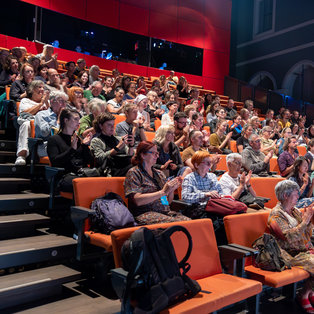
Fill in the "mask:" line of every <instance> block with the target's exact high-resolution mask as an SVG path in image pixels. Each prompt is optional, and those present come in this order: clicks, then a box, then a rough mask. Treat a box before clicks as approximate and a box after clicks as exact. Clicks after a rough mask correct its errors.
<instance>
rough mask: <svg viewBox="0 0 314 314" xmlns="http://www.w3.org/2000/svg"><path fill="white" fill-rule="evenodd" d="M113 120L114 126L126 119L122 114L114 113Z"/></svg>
mask: <svg viewBox="0 0 314 314" xmlns="http://www.w3.org/2000/svg"><path fill="white" fill-rule="evenodd" d="M115 118H116V119H115V120H114V126H116V125H117V124H118V123H120V122H123V121H124V120H125V119H126V116H124V115H115Z"/></svg>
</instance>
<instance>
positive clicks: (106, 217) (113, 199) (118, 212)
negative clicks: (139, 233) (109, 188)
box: [91, 192, 136, 234]
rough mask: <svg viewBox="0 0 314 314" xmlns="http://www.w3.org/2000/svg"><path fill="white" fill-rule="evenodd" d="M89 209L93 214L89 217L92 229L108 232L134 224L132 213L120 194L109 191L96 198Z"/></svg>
mask: <svg viewBox="0 0 314 314" xmlns="http://www.w3.org/2000/svg"><path fill="white" fill-rule="evenodd" d="M91 209H92V210H94V211H95V214H94V215H93V216H92V217H91V223H92V226H91V227H92V230H94V231H97V232H102V233H105V234H110V233H111V232H112V231H113V230H116V229H121V228H127V227H133V226H136V222H135V220H134V217H133V215H132V214H131V213H130V211H129V210H128V208H127V207H126V204H125V203H124V202H123V199H122V197H121V196H120V195H118V194H116V193H113V192H109V193H107V194H105V195H104V196H102V197H99V198H96V199H95V200H94V201H93V203H92V205H91Z"/></svg>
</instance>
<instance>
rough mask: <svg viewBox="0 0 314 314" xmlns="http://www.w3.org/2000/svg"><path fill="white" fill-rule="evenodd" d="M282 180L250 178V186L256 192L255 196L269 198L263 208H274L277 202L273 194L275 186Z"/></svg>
mask: <svg viewBox="0 0 314 314" xmlns="http://www.w3.org/2000/svg"><path fill="white" fill-rule="evenodd" d="M282 180H284V178H272V177H263V178H261V177H254V178H251V185H252V187H253V189H254V191H255V192H256V194H257V196H263V197H267V198H270V201H268V202H267V203H265V207H269V208H273V207H275V206H276V204H277V202H278V200H277V197H276V194H275V186H276V185H277V183H278V182H280V181H282Z"/></svg>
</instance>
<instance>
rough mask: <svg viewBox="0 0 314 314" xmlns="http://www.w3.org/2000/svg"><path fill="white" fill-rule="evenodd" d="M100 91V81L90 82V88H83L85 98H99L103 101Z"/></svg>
mask: <svg viewBox="0 0 314 314" xmlns="http://www.w3.org/2000/svg"><path fill="white" fill-rule="evenodd" d="M101 92H102V83H101V82H100V81H95V82H94V83H92V84H91V87H90V89H85V90H84V97H85V98H87V100H88V101H90V100H92V99H93V98H99V99H101V100H103V101H105V100H106V99H105V97H104V96H103V95H101Z"/></svg>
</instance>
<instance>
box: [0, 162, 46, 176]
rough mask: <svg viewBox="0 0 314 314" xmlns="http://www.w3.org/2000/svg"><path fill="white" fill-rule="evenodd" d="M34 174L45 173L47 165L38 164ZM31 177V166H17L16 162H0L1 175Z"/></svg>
mask: <svg viewBox="0 0 314 314" xmlns="http://www.w3.org/2000/svg"><path fill="white" fill-rule="evenodd" d="M34 175H45V165H36V166H35V167H34ZM10 176H12V177H15V178H17V177H18V178H29V176H30V166H29V165H26V166H15V165H14V163H5V164H4V163H0V177H2V178H4V177H10Z"/></svg>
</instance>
